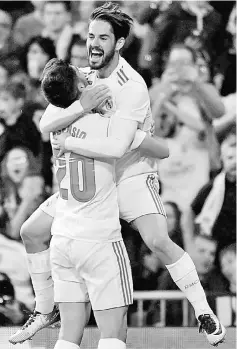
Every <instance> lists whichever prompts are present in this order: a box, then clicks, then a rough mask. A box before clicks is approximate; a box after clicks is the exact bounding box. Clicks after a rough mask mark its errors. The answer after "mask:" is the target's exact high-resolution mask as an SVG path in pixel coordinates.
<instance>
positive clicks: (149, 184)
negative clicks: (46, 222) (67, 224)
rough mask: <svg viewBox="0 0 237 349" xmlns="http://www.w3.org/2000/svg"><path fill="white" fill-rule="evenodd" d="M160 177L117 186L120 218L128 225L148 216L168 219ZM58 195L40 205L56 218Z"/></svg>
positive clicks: (147, 176) (135, 179) (150, 176)
mask: <svg viewBox="0 0 237 349" xmlns="http://www.w3.org/2000/svg"><path fill="white" fill-rule="evenodd" d="M159 190H160V187H159V181H158V175H157V174H155V173H145V174H141V175H138V176H134V177H131V178H128V179H125V180H124V181H122V182H120V183H119V185H118V186H117V191H118V203H119V211H120V218H122V219H124V220H125V221H127V222H128V223H130V222H132V221H134V220H135V219H136V218H139V217H141V216H145V215H147V214H155V213H158V214H161V215H163V216H165V217H166V213H165V208H164V206H163V203H162V201H161V198H160V195H159ZM58 195H59V194H58V193H56V194H54V195H52V196H51V197H50V198H49V199H47V200H46V201H45V202H43V203H42V204H41V205H40V208H41V210H43V211H44V212H45V213H47V214H48V215H50V216H51V217H54V216H55V211H56V202H57V198H58Z"/></svg>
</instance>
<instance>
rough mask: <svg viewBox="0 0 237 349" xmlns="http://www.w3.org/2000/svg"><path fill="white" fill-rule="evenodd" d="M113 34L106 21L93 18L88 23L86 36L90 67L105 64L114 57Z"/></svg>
mask: <svg viewBox="0 0 237 349" xmlns="http://www.w3.org/2000/svg"><path fill="white" fill-rule="evenodd" d="M115 46H116V41H115V36H114V34H113V30H112V27H111V25H110V24H109V23H108V22H105V21H100V20H94V21H92V22H91V23H90V26H89V31H88V36H87V54H88V59H89V65H90V67H91V68H92V69H101V68H104V67H105V66H107V65H108V64H109V63H110V62H111V61H112V59H113V58H114V55H115V52H116V49H115Z"/></svg>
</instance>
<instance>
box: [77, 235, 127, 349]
mask: <svg viewBox="0 0 237 349" xmlns="http://www.w3.org/2000/svg"><path fill="white" fill-rule="evenodd" d="M83 244H84V251H86V249H87V250H88V252H85V256H84V257H82V258H83V260H82V262H81V263H82V265H83V271H82V273H81V275H82V277H83V279H84V280H85V283H86V286H87V289H88V294H89V297H90V301H91V304H92V309H93V311H94V314H95V319H96V322H97V324H98V327H99V329H100V332H101V340H100V342H99V347H98V348H99V349H110V348H113V349H125V348H126V344H125V342H126V337H127V308H128V305H129V304H132V302H133V294H132V293H133V291H132V288H133V285H132V274H131V266H130V262H129V258H128V255H127V251H126V248H125V246H124V243H123V241H116V242H112V243H111V242H106V243H94V244H93V246H91V247H90V246H89V248H87V247H86V243H83ZM90 245H92V244H91V243H90ZM74 248H75V249H76V250H78V247H77V246H76V244H74ZM72 254H73V255H75V253H72Z"/></svg>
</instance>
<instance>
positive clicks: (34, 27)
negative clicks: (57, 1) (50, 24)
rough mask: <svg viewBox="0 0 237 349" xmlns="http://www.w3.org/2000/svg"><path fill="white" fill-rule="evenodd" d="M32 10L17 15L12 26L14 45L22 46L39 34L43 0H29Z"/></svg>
mask: <svg viewBox="0 0 237 349" xmlns="http://www.w3.org/2000/svg"><path fill="white" fill-rule="evenodd" d="M31 3H32V5H33V7H34V11H33V12H30V13H27V14H24V15H23V16H21V17H19V18H18V19H17V21H16V23H15V25H14V28H13V39H14V42H15V43H16V45H19V46H24V45H26V43H27V42H28V41H30V39H31V38H32V37H34V36H38V35H40V34H41V32H42V30H43V28H44V26H43V22H42V9H43V5H44V2H43V1H37V0H36V1H31Z"/></svg>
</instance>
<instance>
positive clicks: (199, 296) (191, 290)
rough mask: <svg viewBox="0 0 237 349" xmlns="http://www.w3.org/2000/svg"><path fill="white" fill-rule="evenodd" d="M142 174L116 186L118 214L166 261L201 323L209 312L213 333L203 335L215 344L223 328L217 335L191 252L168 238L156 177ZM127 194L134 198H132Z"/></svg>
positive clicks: (221, 336) (215, 321) (217, 324)
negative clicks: (188, 252)
mask: <svg viewBox="0 0 237 349" xmlns="http://www.w3.org/2000/svg"><path fill="white" fill-rule="evenodd" d="M144 177H145V176H137V178H135V179H134V178H133V179H132V180H130V181H128V184H126V181H124V182H122V185H121V184H120V185H119V186H118V194H119V207H120V212H121V213H122V215H121V218H124V219H125V220H127V221H128V222H131V221H133V225H134V226H135V228H136V229H137V230H138V231H139V232H140V234H141V237H142V239H143V240H144V242H145V243H146V245H147V246H148V247H149V248H150V249H151V250H152V251H153V252H154V253H156V254H157V256H158V257H159V258H160V260H161V261H162V262H163V263H164V264H165V265H166V267H167V269H168V271H169V273H170V275H171V277H172V279H173V280H174V282H175V283H176V285H177V286H178V287H179V289H180V290H181V291H182V292H183V293H184V294H185V296H186V297H187V299H188V300H189V301H190V302H191V304H192V305H193V307H194V310H195V314H196V317H197V319H198V320H199V321H200V322H201V325H202V320H203V322H205V321H204V320H206V319H204V318H203V316H204V315H205V314H207V316H209V325H210V323H211V322H212V321H214V323H215V325H216V326H215V327H216V328H215V331H214V334H209V333H208V331H207V330H206V335H207V337H208V340H209V342H210V343H211V344H216V342H217V343H218V342H220V341H221V340H223V338H224V336H225V330H224V328H223V327H222V328H221V329H222V331H221V333H220V335H216V333H217V332H218V331H219V328H220V326H221V325H220V323H219V321H218V319H217V318H216V317H215V315H214V314H213V312H212V310H211V308H210V307H209V304H208V303H207V299H206V295H205V292H204V290H203V287H202V285H201V283H200V280H199V277H198V274H197V271H196V268H195V265H194V263H193V261H192V259H191V258H190V256H189V255H188V254H187V253H186V252H184V250H183V249H181V248H180V247H179V246H177V245H176V244H175V243H174V242H173V241H172V240H171V239H170V238H169V235H168V230H167V224H166V215H165V210H164V207H163V204H162V201H161V199H160V196H159V182H158V179H157V177H156V176H155V175H146V177H145V178H144ZM133 182H134V183H133ZM124 183H125V184H124ZM138 188H139V189H138ZM130 197H132V198H133V200H132V201H131V199H130ZM206 328H207V326H206ZM212 328H213V327H212Z"/></svg>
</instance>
